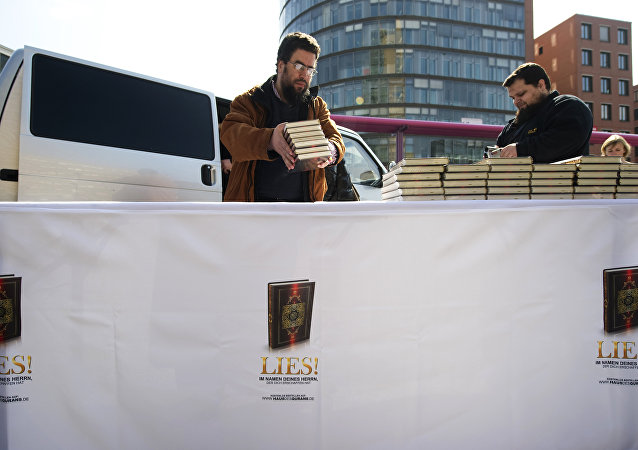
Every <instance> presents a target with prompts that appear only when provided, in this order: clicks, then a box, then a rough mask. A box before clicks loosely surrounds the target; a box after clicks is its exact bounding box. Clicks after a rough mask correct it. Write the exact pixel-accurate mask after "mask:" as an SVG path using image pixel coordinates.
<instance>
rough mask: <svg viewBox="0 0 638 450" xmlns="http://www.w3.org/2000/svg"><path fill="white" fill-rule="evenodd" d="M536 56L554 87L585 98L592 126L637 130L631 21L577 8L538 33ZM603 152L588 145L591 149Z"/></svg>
mask: <svg viewBox="0 0 638 450" xmlns="http://www.w3.org/2000/svg"><path fill="white" fill-rule="evenodd" d="M534 60H535V62H537V63H538V64H540V65H541V66H543V67H544V68H545V70H546V71H547V73H548V75H549V78H550V80H551V83H552V88H554V89H557V90H558V91H559V92H560V93H561V94H572V95H576V96H578V97H580V98H581V99H582V100H583V101H584V102H585V103H587V105H588V106H589V108H590V109H591V110H592V113H593V116H594V130H597V131H613V132H620V133H633V132H634V129H635V124H634V117H633V116H634V114H633V113H632V110H633V109H634V98H633V97H632V94H633V90H634V89H633V88H632V69H631V22H625V21H622V20H612V19H604V18H601V17H592V16H585V15H581V14H576V15H574V16H572V17H570V18H569V19H567V20H565V21H564V22H562V23H560V24H558V25H557V26H555V27H554V28H552V29H551V30H549V31H547V32H546V33H544V34H542V35H541V36H539V37H538V38H536V39H535V41H534ZM634 96H635V95H634ZM599 153H600V146H598V145H595V146H594V145H592V146H590V154H594V155H597V154H599ZM631 160H632V161H636V158H635V149H634V150H633V151H632V155H631Z"/></svg>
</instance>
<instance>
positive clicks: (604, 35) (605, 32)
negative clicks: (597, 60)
mask: <svg viewBox="0 0 638 450" xmlns="http://www.w3.org/2000/svg"><path fill="white" fill-rule="evenodd" d="M600 40H601V41H602V42H609V27H608V26H605V25H601V26H600Z"/></svg>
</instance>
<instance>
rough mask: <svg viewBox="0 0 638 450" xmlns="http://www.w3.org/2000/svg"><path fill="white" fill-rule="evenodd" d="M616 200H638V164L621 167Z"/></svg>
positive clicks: (622, 165)
mask: <svg viewBox="0 0 638 450" xmlns="http://www.w3.org/2000/svg"><path fill="white" fill-rule="evenodd" d="M616 198H638V164H631V163H625V164H621V165H620V171H619V172H618V186H616Z"/></svg>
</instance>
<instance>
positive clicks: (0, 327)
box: [0, 275, 22, 342]
mask: <svg viewBox="0 0 638 450" xmlns="http://www.w3.org/2000/svg"><path fill="white" fill-rule="evenodd" d="M21 285H22V277H16V276H13V275H0V342H3V341H6V340H9V339H12V338H15V337H18V336H20V331H21V328H22V324H21V319H20V291H21Z"/></svg>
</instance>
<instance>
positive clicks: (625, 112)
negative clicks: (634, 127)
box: [618, 105, 629, 122]
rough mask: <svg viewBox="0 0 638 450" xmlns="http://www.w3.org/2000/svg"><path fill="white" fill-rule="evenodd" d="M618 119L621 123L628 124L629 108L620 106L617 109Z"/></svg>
mask: <svg viewBox="0 0 638 450" xmlns="http://www.w3.org/2000/svg"><path fill="white" fill-rule="evenodd" d="M618 119H619V120H620V121H621V122H629V106H625V105H620V106H619V107H618Z"/></svg>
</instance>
